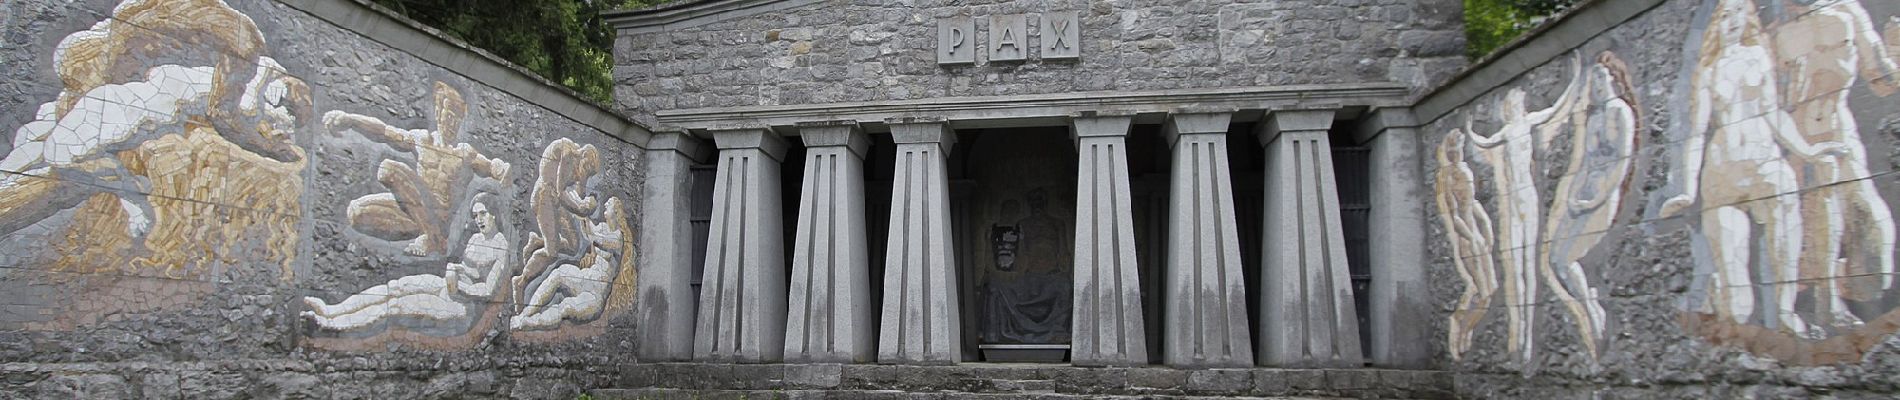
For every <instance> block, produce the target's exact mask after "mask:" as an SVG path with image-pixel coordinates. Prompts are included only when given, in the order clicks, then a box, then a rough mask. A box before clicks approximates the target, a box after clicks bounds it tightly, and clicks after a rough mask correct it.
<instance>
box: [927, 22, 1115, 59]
mask: <svg viewBox="0 0 1900 400" xmlns="http://www.w3.org/2000/svg"><path fill="white" fill-rule="evenodd" d="M1028 16H1029V14H1005V15H991V16H989V17H988V18H989V27H988V29H985V32H984V37H983V38H982V39H978V38H977V31H976V20H975V19H974V18H972V17H969V16H956V17H945V18H938V19H937V64H938V65H957V64H975V63H976V59H977V57H976V56H977V53H985V54H984V55H983V58H984V59H985V60H988V61H991V62H996V61H1023V60H1027V59H1029V58H1030V57H1031V56H1032V55H1038V56H1039V57H1040V58H1041V59H1044V60H1074V59H1078V58H1081V57H1082V24H1081V18H1080V17H1079V16H1078V15H1077V13H1076V12H1075V11H1056V12H1048V13H1043V14H1042V15H1041V17H1040V18H1039V19H1038V21H1039V22H1038V23H1037V24H1036V27H1037V28H1040V29H1037V30H1036V31H1034V32H1031V31H1030V30H1029V23H1028V22H1029V18H1028ZM978 40H982V41H981V42H979V41H978ZM978 44H982V46H979V45H978ZM1031 47H1035V48H1036V50H1037V51H1034V52H1032V51H1030V48H1031Z"/></svg>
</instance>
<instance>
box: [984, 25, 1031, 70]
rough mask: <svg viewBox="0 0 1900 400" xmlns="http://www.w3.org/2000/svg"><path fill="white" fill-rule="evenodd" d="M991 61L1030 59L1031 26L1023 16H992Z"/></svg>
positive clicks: (990, 34)
mask: <svg viewBox="0 0 1900 400" xmlns="http://www.w3.org/2000/svg"><path fill="white" fill-rule="evenodd" d="M988 33H989V36H987V37H988V38H989V45H990V46H989V61H990V62H998V61H1022V60H1024V59H1027V58H1029V24H1028V23H1026V20H1025V19H1024V18H1023V15H1022V14H995V15H990V27H989V32H988Z"/></svg>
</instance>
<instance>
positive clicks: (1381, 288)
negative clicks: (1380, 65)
mask: <svg viewBox="0 0 1900 400" xmlns="http://www.w3.org/2000/svg"><path fill="white" fill-rule="evenodd" d="M1364 121H1365V122H1364V123H1362V124H1361V125H1360V126H1359V129H1358V130H1356V131H1355V133H1354V135H1355V137H1356V140H1358V141H1359V143H1367V144H1369V145H1371V147H1372V156H1371V160H1370V163H1371V164H1372V165H1371V168H1370V170H1371V175H1372V176H1371V182H1369V183H1370V184H1371V185H1370V186H1371V192H1372V193H1371V196H1372V204H1371V206H1372V210H1371V214H1372V215H1371V217H1370V220H1371V221H1372V222H1371V226H1370V227H1369V228H1370V229H1371V236H1370V237H1369V238H1368V239H1369V240H1368V242H1369V244H1370V246H1371V247H1372V248H1371V249H1369V250H1371V251H1370V252H1369V253H1371V254H1372V257H1371V258H1372V259H1371V260H1370V262H1369V265H1370V266H1371V267H1372V290H1371V292H1372V293H1371V299H1370V300H1371V301H1370V302H1369V303H1371V304H1370V305H1371V309H1372V310H1371V311H1372V313H1371V314H1372V315H1371V316H1370V318H1368V319H1369V320H1370V323H1371V325H1372V326H1371V327H1370V329H1369V331H1370V334H1371V335H1372V349H1371V350H1372V354H1370V355H1369V356H1370V357H1371V358H1372V363H1373V365H1377V366H1380V367H1385V368H1431V367H1433V365H1432V348H1433V344H1435V343H1439V340H1441V339H1442V338H1441V337H1437V336H1434V335H1433V334H1432V329H1431V327H1432V320H1431V316H1432V313H1433V311H1434V310H1433V307H1432V299H1431V290H1430V289H1429V288H1428V287H1427V286H1426V283H1425V262H1424V261H1423V260H1425V251H1424V248H1425V219H1424V218H1425V210H1424V205H1425V202H1427V201H1429V200H1427V196H1426V195H1425V193H1426V191H1425V184H1424V180H1423V179H1420V171H1422V167H1423V165H1422V164H1421V162H1422V161H1421V160H1423V157H1422V156H1421V154H1420V153H1419V143H1418V141H1419V139H1418V129H1417V128H1416V127H1417V126H1418V123H1417V122H1415V121H1414V120H1413V119H1412V115H1411V112H1410V110H1405V109H1382V110H1378V111H1376V112H1374V113H1372V114H1371V115H1369V116H1368V117H1367V118H1365V120H1364Z"/></svg>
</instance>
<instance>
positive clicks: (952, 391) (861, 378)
mask: <svg viewBox="0 0 1900 400" xmlns="http://www.w3.org/2000/svg"><path fill="white" fill-rule="evenodd" d="M590 394H591V395H592V396H593V397H594V398H597V399H746V400H755V399H893V400H895V399H1081V398H1090V399H1098V398H1128V399H1136V398H1140V399H1198V398H1236V397H1239V398H1272V399H1329V398H1383V399H1451V398H1453V395H1452V382H1451V374H1449V373H1445V372H1442V371H1402V370H1377V369H1334V370H1291V369H1267V368H1248V369H1204V370H1177V369H1172V368H1166V367H1141V368H1079V367H1072V366H1067V365H1056V364H965V365H957V366H902V365H864V364H853V365H838V364H797V365H793V364H699V363H667V364H642V365H639V366H635V367H631V368H627V369H626V370H624V371H622V373H621V377H620V381H619V382H618V384H617V385H616V387H614V388H609V389H597V390H594V391H591V392H590Z"/></svg>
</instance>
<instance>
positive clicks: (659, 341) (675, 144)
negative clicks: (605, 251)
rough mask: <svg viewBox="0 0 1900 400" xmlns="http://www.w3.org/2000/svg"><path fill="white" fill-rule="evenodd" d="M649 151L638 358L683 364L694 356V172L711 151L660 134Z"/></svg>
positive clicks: (675, 135)
mask: <svg viewBox="0 0 1900 400" xmlns="http://www.w3.org/2000/svg"><path fill="white" fill-rule="evenodd" d="M651 143H653V144H656V145H659V146H654V147H653V148H651V149H649V150H647V160H646V163H647V179H646V181H645V182H644V185H645V188H644V190H645V192H646V196H645V198H643V199H642V200H641V201H642V202H643V205H642V206H643V207H644V209H645V213H644V214H643V215H644V219H643V220H642V221H641V223H640V229H641V231H640V248H641V249H642V250H643V251H642V252H641V255H640V256H641V258H640V260H641V265H642V269H641V271H640V281H639V286H638V288H639V294H640V298H639V302H638V303H637V304H638V308H639V310H640V312H639V313H638V314H637V315H639V318H640V325H639V328H638V331H639V344H638V346H639V349H640V350H639V353H638V355H639V358H640V359H641V360H643V361H648V362H653V361H683V360H688V359H691V358H692V356H693V350H692V349H693V329H694V316H695V315H696V307H695V305H696V304H697V303H696V300H695V297H696V296H695V294H696V293H695V292H694V291H693V286H692V281H693V279H692V278H693V277H692V273H693V266H692V260H693V255H692V254H691V252H692V251H693V242H692V237H693V235H692V233H693V231H692V221H691V218H692V215H691V210H692V198H691V197H692V193H693V191H692V188H693V182H692V176H693V175H692V173H691V171H690V169H691V167H692V165H693V164H694V163H695V161H696V159H695V157H696V156H697V157H700V158H698V159H697V160H704V157H706V156H708V155H709V154H710V153H711V152H710V151H708V150H709V149H706V148H705V146H703V145H702V144H701V143H700V141H699V140H697V139H693V138H692V137H690V136H686V135H683V134H679V133H662V134H660V135H657V136H655V138H654V140H653V141H652V142H651Z"/></svg>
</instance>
